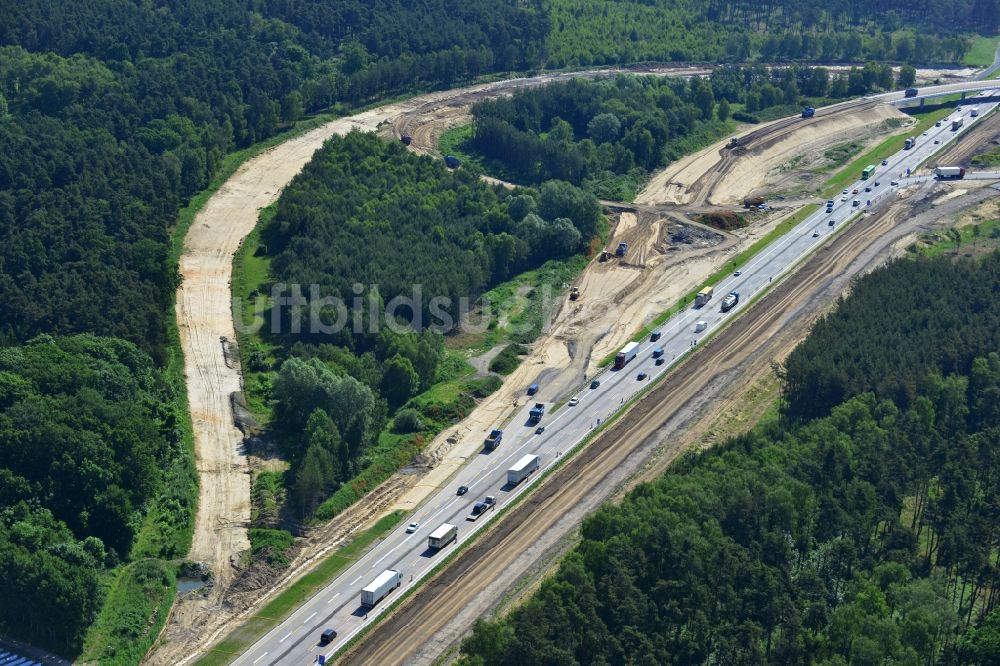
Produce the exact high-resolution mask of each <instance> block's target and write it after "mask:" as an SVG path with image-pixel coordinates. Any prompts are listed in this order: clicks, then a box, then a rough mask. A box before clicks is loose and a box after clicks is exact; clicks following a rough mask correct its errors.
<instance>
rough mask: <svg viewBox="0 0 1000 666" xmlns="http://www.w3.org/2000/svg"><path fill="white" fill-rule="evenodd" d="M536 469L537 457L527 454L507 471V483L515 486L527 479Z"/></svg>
mask: <svg viewBox="0 0 1000 666" xmlns="http://www.w3.org/2000/svg"><path fill="white" fill-rule="evenodd" d="M536 469H538V456H536V455H535V454H534V453H529V454H527V455H525V456H524V457H522V458H521V459H520V460H518V461H517V462H516V463H514V466H513V467H511V468H510V469H508V470H507V483H508V484H509V485H512V486H516V485H517V484H519V483H521V482H522V481H524V480H525V479H527V478H528V477H529V476H530V475H531V473H532V472H534V471H535V470H536Z"/></svg>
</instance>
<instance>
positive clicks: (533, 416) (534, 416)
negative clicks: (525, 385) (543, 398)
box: [528, 402, 545, 425]
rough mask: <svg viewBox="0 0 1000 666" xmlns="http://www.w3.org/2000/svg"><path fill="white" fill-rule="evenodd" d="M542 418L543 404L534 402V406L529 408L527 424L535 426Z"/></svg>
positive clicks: (543, 414)
mask: <svg viewBox="0 0 1000 666" xmlns="http://www.w3.org/2000/svg"><path fill="white" fill-rule="evenodd" d="M543 416H545V404H544V403H541V402H536V403H535V406H534V407H532V408H531V411H530V412H528V424H529V425H535V424H536V423H538V422H539V421H541V420H542V417H543Z"/></svg>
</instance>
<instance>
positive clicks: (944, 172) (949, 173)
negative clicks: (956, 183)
mask: <svg viewBox="0 0 1000 666" xmlns="http://www.w3.org/2000/svg"><path fill="white" fill-rule="evenodd" d="M934 175H935V176H936V177H937V178H938V179H939V180H947V179H949V178H962V177H964V176H965V169H963V168H962V167H957V166H950V167H949V166H946V167H938V168H936V169H934Z"/></svg>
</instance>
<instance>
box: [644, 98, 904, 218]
mask: <svg viewBox="0 0 1000 666" xmlns="http://www.w3.org/2000/svg"><path fill="white" fill-rule="evenodd" d="M817 117H820V116H819V115H817ZM887 118H901V119H904V120H905V121H906V122H907V124H912V120H911V119H910V118H909V117H908V116H906V115H905V114H903V113H900V112H899V111H897V110H896V109H894V108H893V107H890V106H888V105H866V106H858V107H851V106H846V105H845V106H844V107H843V108H842V109H840V110H839V111H837V112H836V113H831V114H830V115H828V116H823V117H822V122H816V121H813V122H794V120H795V119H793V121H792V122H789V121H788V120H787V119H782V120H776V121H774V122H771V123H765V124H763V125H760V126H756V127H754V128H753V130H752V133H753V134H755V135H760V139H759V140H757V141H755V142H753V143H751V144H750V145H749V146H748V147H747V148H746V149H745V150H741V151H740V153H739V154H738V155H735V156H734V155H732V153H731V151H729V150H727V149H726V144H727V143H728V142H729V140H728V139H725V140H722V141H719V142H718V143H715V144H713V145H711V146H709V147H708V148H705V149H704V150H701V151H699V152H697V153H695V154H694V155H690V156H688V157H685V158H682V159H680V160H678V161H677V162H675V163H674V164H671V165H670V166H668V167H667V168H666V169H664V170H663V171H661V172H659V173H657V174H656V175H654V176H653V178H651V179H650V181H649V183H648V184H647V186H646V187H645V188H644V189H643V191H642V192H641V193H640V194H639V195H638V196H637V197H636V203H639V204H646V205H662V204H674V205H686V204H694V205H699V204H701V203H703V202H706V203H708V204H714V205H733V204H738V203H740V202H741V201H742V199H743V197H745V196H747V195H748V194H750V193H751V192H755V191H758V190H762V189H765V188H768V187H772V186H774V185H775V184H777V183H778V182H779V181H781V180H787V173H782V172H780V167H782V166H783V165H786V164H788V163H789V162H790V161H791V160H792V159H793V158H795V157H799V156H804V157H805V158H806V160H807V161H812V160H814V156H815V155H816V154H821V153H822V152H823V151H824V150H826V149H828V148H831V147H833V146H835V145H838V144H841V143H844V142H846V141H848V140H850V139H855V138H872V137H874V136H882V137H884V136H886V133H885V132H879V131H878V126H879V124H880V123H881V122H882V121H883V120H885V119H887ZM898 131H903V128H902V127H901V128H900V129H899V130H898ZM738 136H739V134H738Z"/></svg>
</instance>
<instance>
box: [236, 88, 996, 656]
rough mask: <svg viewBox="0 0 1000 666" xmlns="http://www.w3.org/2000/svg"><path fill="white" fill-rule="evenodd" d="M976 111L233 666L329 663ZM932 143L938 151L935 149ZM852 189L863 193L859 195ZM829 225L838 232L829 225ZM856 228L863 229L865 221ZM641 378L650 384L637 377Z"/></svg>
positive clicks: (507, 436)
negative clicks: (371, 592)
mask: <svg viewBox="0 0 1000 666" xmlns="http://www.w3.org/2000/svg"><path fill="white" fill-rule="evenodd" d="M994 106H996V105H995V104H979V105H978V110H979V117H978V118H982V117H983V116H985V115H986V114H987V113H989V112H990V111H992V110H993V107H994ZM971 109H972V105H971V104H970V101H969V100H967V101H966V102H965V106H963V108H962V109H961V111H955V112H953V113H951V114H950V115H949V117H948V119H947V121H942V123H941V126H940V127H932V128H931V129H930V130H928V132H927V135H926V136H920V137H919V138H918V141H917V145H916V146H915V147H914V148H913V149H911V150H903V151H900V152H899V153H897V154H895V155H893V156H892V157H890V158H889V159H888V160H887V164H885V165H881V164H879V165H876V170H875V174H874V175H873V176H872V177H871V178H869V179H867V180H860V179H859V180H857V181H856V182H854V183H852V184H851V185H850V186H848V188H847V190H848V193H847V194H846V195H838V196H837V197H835V199H834V205H833V207H832V211H831V212H829V213H827V212H826V210H825V207H821V208H820V210H818V211H817V212H815V213H814V214H812V215H810V216H809V217H808V218H806V219H805V220H803V221H802V222H800V223H799V224H798V225H796V226H795V227H794V228H793V229H792V230H790V231H789V232H788V233H786V234H785V235H784V236H782V237H781V238H780V239H779V240H777V241H776V242H774V243H773V244H772V245H771V246H769V247H768V248H766V249H765V250H764V251H763V252H762V253H760V254H759V255H758V256H756V257H754V258H753V259H751V260H750V262H749V263H748V264H747V265H745V266H743V267H741V269H740V272H739V274H738V275H736V274H733V275H730V276H729V277H727V278H726V279H724V280H722V281H721V282H720V283H719V284H718V285H716V286H715V288H714V295H713V297H712V298H711V300H709V301H708V303H707V304H706V305H704V306H703V307H701V308H694V307H689V308H687V309H685V310H684V311H683V312H681V313H679V314H677V315H675V316H674V317H672V318H671V319H670V320H668V321H667V322H666V323H665V324H664V325H663V327H662V328H661V329H660V333H661V337H660V339H659V340H657V341H656V342H653V341H651V340H649V339H647V340H645V341H643V342H641V343H640V344H639V347H638V349H637V354H636V357H635V359H634V360H632V361H631V362H629V363H628V364H627V365H626V366H625V367H624V368H623V369H621V370H616V369H608V370H606V371H604V372H603V373H601V374H600V375H598V376H597V377H594V378H588V384H587V386H585V387H583V388H581V389H580V391H579V392H577V393H576V394H575V395H574V396H570V397H572V398H576V399H577V400H578V404H576V405H575V406H569V404H568V403H567V404H564V405H562V406H561V407H559V408H558V409H556V410H553V404H552V402H551V400H553V399H557V398H560V396H550V395H547V394H546V390H545V386H544V384H543V385H542V387H541V390H540V391H539V393H538V395H537V396H535V397H534V398H533V399H532V400H529V401H528V402H527V403H526V405H525V407H524V408H523V409H522V410H521V411H519V412H518V413H517V415H516V416H515V418H514V419H513V420H512V421H511V422H510V423H507V424H497V426H498V427H499V426H502V427H503V428H504V436H503V441H502V442H501V444H500V446H499V447H498V448H497V449H496V450H495V451H492V452H487V451H485V449H482V450H480V452H479V453H478V454H477V455H474V456H472V457H471V458H470V460H469V461H468V463H467V464H466V465H465V466H464V467H463V468H462V469H461V470H459V472H458V473H457V474H456V475H455V477H454V478H453V479H452V481H451V483H450V484H449V485H448V486H447V487H444V488H441V489H440V490H439V491H438V492H437V493H436V494H434V495H433V496H431V497H430V498H429V499H428V500H427V501H426V502H425V503H424V504H423V505H422V506H421V507H420V508H419V509H417V510H416V511H415V512H414V513H413V514H412V516H409V517H407V518H406V520H405V521H404V522H403V523H402V524H401V525H400V526H399V527H398V528H396V529H394V530H393V531H392V532H391V533H389V534H388V535H387V536H386V537H385V538H384V539H383V540H382V541H380V542H378V543H376V544H375V545H374V546H373V547H372V548H371V549H370V550H369V551H368V552H367V553H366V554H365V555H363V556H362V557H361V558H360V559H359V560H358V561H357V562H355V563H354V564H353V565H351V566H350V567H349V568H348V569H346V570H345V571H344V572H343V573H342V574H341V575H340V576H338V577H337V579H336V580H334V581H333V582H332V583H331V584H330V585H329V586H327V587H326V588H325V589H324V590H323V591H322V592H320V593H319V594H317V595H316V596H314V597H313V598H312V599H310V600H309V601H307V602H306V603H304V604H303V605H302V606H301V607H300V608H299V609H298V610H296V611H295V612H294V613H293V614H292V615H291V616H289V617H288V618H287V619H286V620H285V621H284V622H282V623H281V624H280V625H278V626H277V627H275V628H274V629H272V630H271V631H270V632H269V633H268V634H266V635H265V636H264V637H263V638H261V639H260V640H259V641H258V642H257V643H255V644H254V645H253V646H252V647H251V648H250V649H249V650H248V651H247V652H245V653H244V654H243V655H241V656H240V657H239V658H237V659H236V660H235V661H234V662H233V663H236V664H240V665H251V664H252V665H253V666H264V665H268V664H310V663H314V662H316V661H317V660H318V658H319V657H320V656H322V657H323V658H324V659H328V658H330V657H331V656H332V655H333V654H334V653H335V652H336V651H337V650H338V649H340V647H342V646H343V645H344V644H345V643H346V642H347V641H349V640H350V639H351V638H352V637H353V636H354V635H356V634H357V633H358V632H359V631H361V630H362V629H363V628H364V626H365V625H367V624H369V623H372V622H375V621H377V618H378V616H379V614H380V613H381V612H383V611H384V610H385V609H386V608H387V607H388V606H389V605H390V604H391V603H392V601H393V600H394V599H395V598H396V597H398V596H399V595H400V594H401V593H403V592H404V591H405V590H406V589H407V588H408V587H410V586H411V585H415V584H416V583H418V582H419V580H420V579H421V577H423V576H424V575H426V574H427V573H428V572H429V571H430V570H431V569H432V568H433V567H434V566H435V565H436V564H437V563H438V562H440V561H441V560H442V559H443V558H444V557H446V556H447V554H448V552H449V551H450V550H452V549H454V548H455V544H454V543H453V544H452V545H449V546H447V547H445V548H444V549H442V550H441V551H435V550H432V549H429V548H428V545H427V537H428V535H429V534H430V533H431V532H432V531H433V530H434V529H436V528H437V527H439V526H440V525H442V524H444V523H450V524H453V525H456V526H458V542H457V543H461V542H462V541H464V540H466V539H468V538H470V536H471V535H472V534H474V533H475V532H476V531H478V530H480V529H482V528H483V527H484V526H485V525H486V524H488V522H489V521H490V520H491V519H492V518H493V516H494V515H495V514H496V512H497V510H499V509H500V508H502V507H503V506H504V505H505V504H507V503H509V502H511V501H512V500H513V499H514V498H515V497H517V496H518V495H519V494H520V493H522V492H525V491H527V489H528V488H529V487H530V486H531V484H533V483H534V482H536V481H537V480H538V479H539V478H540V477H541V475H542V473H543V472H544V470H545V469H546V468H547V467H548V466H550V465H552V464H553V463H554V462H556V461H557V460H558V459H559V457H560V456H562V455H566V453H567V452H569V451H571V450H572V449H573V447H575V446H577V445H578V444H579V443H580V442H581V441H582V440H583V439H584V438H585V437H586V436H587V435H588V434H589V433H590V432H591V431H592V430H594V429H595V428H596V427H598V426H599V425H600V423H603V422H604V421H605V420H606V419H608V418H609V417H610V416H612V415H613V414H614V412H615V411H617V410H618V409H620V408H621V407H622V406H623V405H624V403H626V402H628V401H629V400H630V399H631V398H632V397H633V396H634V395H635V394H636V393H638V392H639V391H641V390H642V389H643V388H645V387H646V386H647V385H648V384H649V382H650V381H651V380H653V379H655V378H656V377H657V376H659V375H660V374H662V373H664V372H666V371H667V369H669V368H670V367H671V366H672V365H673V364H674V363H675V362H676V361H677V360H678V359H680V358H681V357H682V356H683V355H684V354H685V353H687V352H688V351H690V350H691V349H693V348H695V347H696V346H697V344H698V343H699V340H704V338H705V336H707V335H710V334H711V333H712V332H713V331H715V330H717V329H718V327H719V326H720V324H722V323H723V322H724V321H725V319H726V318H727V317H731V316H732V315H733V313H734V312H737V311H739V310H740V309H741V308H743V307H746V305H747V302H748V301H750V300H751V299H752V298H753V296H754V295H756V294H758V293H760V292H761V291H762V290H763V289H766V288H767V286H768V284H769V283H771V282H772V281H773V280H776V279H777V278H778V277H779V276H780V275H781V274H782V273H783V272H785V271H787V270H788V269H789V268H791V267H792V266H794V265H795V264H796V263H797V262H798V261H800V260H801V259H802V258H803V257H805V256H806V255H808V254H809V253H810V252H812V251H813V250H814V249H815V248H816V247H817V246H818V245H820V244H821V243H823V242H824V241H825V240H826V239H828V238H829V237H830V235H831V234H832V233H834V232H835V231H836V230H837V229H838V228H839V227H840V226H841V225H842V224H843V223H844V222H845V221H846V220H847V219H849V218H850V217H851V216H853V215H855V214H859V213H863V211H864V210H865V209H866V208H868V207H869V206H876V205H878V204H879V203H880V202H884V201H885V200H886V198H888V197H892V196H894V195H895V192H896V190H897V189H898V188H897V187H894V186H892V185H891V184H890V183H891V181H892V180H898V181H901V182H902V184H903V185H905V184H906V183H907V180H906V178H905V175H906V172H907V168H910V169H915V168H916V167H917V165H919V164H921V163H922V162H924V161H925V160H927V159H928V158H929V157H931V156H932V154H933V153H935V152H937V151H938V150H940V149H941V148H942V147H944V146H945V145H947V143H948V142H950V141H951V140H952V139H953V138H954V137H955V136H956V135H958V134H959V133H961V132H965V131H968V130H969V127H970V126H971V125H973V124H974V123H975V121H976V120H978V118H972V117H971ZM959 115H961V116H962V117H963V118H964V123H965V126H964V127H963V128H962V129H961V130H959V131H958V132H952V131H951V120H952V119H954V118H957V117H958V116H959ZM935 139H937V140H938V141H939V142H940V143H939V144H935V143H934V140H935ZM858 175H859V176H860V174H858ZM876 182H878V185H876V184H875V183H876ZM866 187H871V188H872V189H871V191H869V192H866V191H865V188H866ZM855 189H857V190H858V194H854V193H853V190H855ZM854 200H858V202H859V203H858V205H857V206H855V205H854V203H853V202H854ZM869 202H870V203H869ZM831 220H832V221H833V226H832V227H831V226H830V224H829V223H830V221H831ZM858 223H860V224H863V223H864V220H860V221H859V222H858ZM729 292H737V293H738V294H739V302H738V303H737V305H736V306H735V307H734V308H732V309H731V310H730V311H729V312H727V313H723V312H722V311H721V308H720V303H721V301H722V299H723V297H724V296H725V295H726V294H727V293H729ZM609 307H613V305H609ZM656 349H662V355H661V357H662V358H663V363H662V364H661V365H655V359H654V358H653V352H654V350H656ZM642 375H645V378H643V379H640V378H639V377H640V376H642ZM592 379H594V380H597V381H598V382H599V386H597V387H596V388H594V389H591V388H589V385H590V381H591V380H592ZM525 388H527V387H525ZM535 400H537V401H539V402H544V403H545V404H546V407H547V410H548V411H547V413H546V415H545V416H544V417H543V419H542V421H541V423H540V425H542V426H544V427H545V431H544V432H543V433H542V434H536V426H535V425H529V424H528V410H529V408H530V407H531V405H532V403H533V402H534V401H535ZM528 453H530V454H535V455H537V456H538V457H539V459H540V464H541V469H539V471H537V472H535V473H534V474H532V475H531V476H529V477H528V479H526V480H525V481H523V482H521V483H520V484H519V485H516V486H510V485H508V484H507V470H508V468H510V467H511V466H512V465H513V464H514V463H515V462H516V461H517V460H518V459H519V458H521V457H522V456H524V455H525V454H528ZM460 485H465V486H467V487H468V488H469V491H468V493H467V494H465V495H464V496H458V495H456V489H457V488H458V487H459V486H460ZM486 495H493V496H495V497H496V498H497V507H496V509H494V510H493V511H489V512H487V513H486V514H485V515H484V516H483V517H481V518H479V519H478V520H477V521H468V520H466V517H467V516H468V515H469V513H470V511H471V509H472V506H473V505H474V504H475V503H476V502H479V501H481V500H482V498H483V497H484V496H486ZM411 521H414V522H418V523H419V528H418V529H417V530H416V531H415V532H414V533H412V534H411V533H407V532H406V526H407V524H408V523H409V522H411ZM386 569H395V570H397V571H400V572H401V573H402V581H403V583H402V586H401V587H400V588H399V589H397V590H395V591H393V592H391V593H390V594H389V595H388V596H387V597H386V598H385V599H384V600H383V601H382V602H381V603H379V604H377V605H376V606H375V608H373V609H368V608H365V607H364V606H362V604H361V600H360V594H361V589H362V588H363V587H364V586H365V585H367V584H368V583H370V582H371V581H372V580H374V579H375V577H376V576H378V574H380V573H381V572H382V571H384V570H386ZM327 628H332V629H334V630H336V631H337V632H338V635H337V638H336V639H334V640H333V641H332V642H331V643H329V644H328V645H322V646H321V645H320V643H319V638H320V634H321V633H322V632H323V631H324V630H325V629H327Z"/></svg>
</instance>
